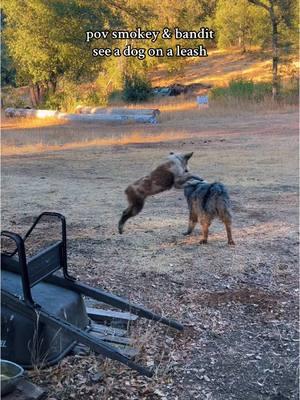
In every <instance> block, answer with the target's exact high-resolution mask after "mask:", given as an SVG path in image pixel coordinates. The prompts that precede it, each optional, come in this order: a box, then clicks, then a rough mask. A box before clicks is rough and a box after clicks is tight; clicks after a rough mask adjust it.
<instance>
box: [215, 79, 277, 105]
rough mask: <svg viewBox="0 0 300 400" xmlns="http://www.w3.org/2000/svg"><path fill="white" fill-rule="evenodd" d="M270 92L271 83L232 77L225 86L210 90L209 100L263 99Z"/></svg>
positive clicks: (269, 94) (258, 100)
mask: <svg viewBox="0 0 300 400" xmlns="http://www.w3.org/2000/svg"><path fill="white" fill-rule="evenodd" d="M271 94H272V84H271V83H268V82H257V83H254V82H253V81H252V80H245V79H234V80H232V81H230V82H229V85H228V86H227V87H216V88H213V89H212V90H211V92H210V98H211V100H216V101H217V100H226V99H231V98H235V99H240V100H252V101H257V102H260V101H263V100H264V99H265V98H266V97H269V96H271Z"/></svg>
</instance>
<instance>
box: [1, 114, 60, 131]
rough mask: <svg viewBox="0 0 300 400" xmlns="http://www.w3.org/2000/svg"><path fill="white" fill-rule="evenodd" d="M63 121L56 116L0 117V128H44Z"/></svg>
mask: <svg viewBox="0 0 300 400" xmlns="http://www.w3.org/2000/svg"><path fill="white" fill-rule="evenodd" d="M64 123H66V122H64V121H62V120H60V119H57V118H32V117H30V118H26V117H23V118H5V117H2V118H1V129H3V130H8V129H30V128H44V127H48V126H54V125H63V124H64Z"/></svg>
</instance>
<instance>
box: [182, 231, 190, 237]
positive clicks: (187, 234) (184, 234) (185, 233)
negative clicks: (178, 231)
mask: <svg viewBox="0 0 300 400" xmlns="http://www.w3.org/2000/svg"><path fill="white" fill-rule="evenodd" d="M191 233H192V232H189V231H185V232H182V234H183V236H189V235H190V234H191Z"/></svg>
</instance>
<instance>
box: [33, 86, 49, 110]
mask: <svg viewBox="0 0 300 400" xmlns="http://www.w3.org/2000/svg"><path fill="white" fill-rule="evenodd" d="M46 93H47V90H46V87H45V86H43V85H42V84H40V83H35V84H33V85H31V86H30V100H31V103H32V105H33V107H37V106H38V105H39V104H41V103H42V102H43V101H44V99H45V95H46Z"/></svg>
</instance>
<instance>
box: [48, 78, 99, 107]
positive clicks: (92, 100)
mask: <svg viewBox="0 0 300 400" xmlns="http://www.w3.org/2000/svg"><path fill="white" fill-rule="evenodd" d="M79 104H80V105H83V106H99V105H105V104H106V99H102V98H101V97H100V95H99V93H98V91H97V90H96V89H94V88H89V89H85V90H84V89H82V88H80V86H79V85H77V84H75V83H73V82H67V81H63V82H61V85H60V87H59V89H58V90H57V92H56V93H52V94H49V95H48V96H47V98H46V100H45V103H44V107H45V108H48V109H52V110H60V111H65V112H74V110H75V108H76V106H78V105H79Z"/></svg>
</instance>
